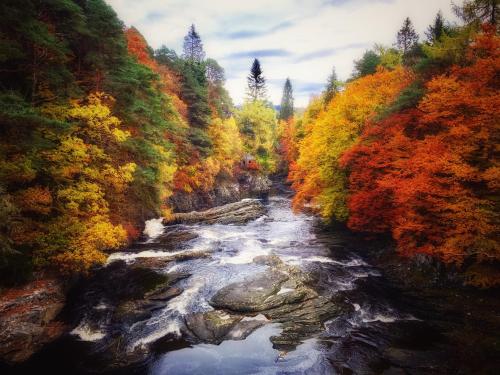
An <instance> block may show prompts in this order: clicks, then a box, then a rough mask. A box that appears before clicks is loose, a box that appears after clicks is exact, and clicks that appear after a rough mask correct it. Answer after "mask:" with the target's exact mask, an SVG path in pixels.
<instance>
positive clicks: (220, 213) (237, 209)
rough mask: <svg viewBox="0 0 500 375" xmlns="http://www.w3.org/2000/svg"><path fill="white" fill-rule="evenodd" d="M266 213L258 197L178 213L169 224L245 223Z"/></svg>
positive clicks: (167, 222) (167, 221)
mask: <svg viewBox="0 0 500 375" xmlns="http://www.w3.org/2000/svg"><path fill="white" fill-rule="evenodd" d="M265 213H266V208H265V207H264V205H263V204H262V203H261V202H260V201H259V200H258V199H243V200H242V201H239V202H235V203H229V204H226V205H224V206H219V207H214V208H211V209H209V210H206V211H193V212H187V213H176V214H174V215H173V217H172V218H171V219H169V220H166V219H165V220H164V223H165V224H166V225H168V224H196V223H200V224H238V225H241V224H245V223H246V222H248V221H250V220H255V219H257V218H259V217H261V216H262V215H264V214H265Z"/></svg>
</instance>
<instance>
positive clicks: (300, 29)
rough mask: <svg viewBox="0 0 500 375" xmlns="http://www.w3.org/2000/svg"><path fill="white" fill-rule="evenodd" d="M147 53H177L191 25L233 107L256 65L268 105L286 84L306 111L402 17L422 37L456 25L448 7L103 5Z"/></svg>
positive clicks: (123, 1)
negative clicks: (439, 21) (441, 21)
mask: <svg viewBox="0 0 500 375" xmlns="http://www.w3.org/2000/svg"><path fill="white" fill-rule="evenodd" d="M105 1H106V2H107V3H109V4H110V5H111V6H112V7H113V8H114V9H115V11H116V12H117V14H118V16H119V17H120V18H121V19H122V20H123V21H124V23H125V24H126V25H128V26H131V25H133V26H135V27H136V28H137V29H138V30H139V31H140V32H141V33H142V34H143V35H144V37H145V38H146V40H147V41H148V43H149V44H150V45H151V47H153V48H158V47H160V46H161V45H162V44H164V45H166V46H167V47H169V48H173V49H175V50H176V51H177V52H178V53H181V49H182V42H183V37H184V36H185V34H186V32H187V30H188V28H189V26H190V25H191V24H192V23H194V24H195V25H196V29H197V30H198V32H199V33H200V35H201V38H202V40H203V45H204V48H205V51H206V53H207V56H209V57H211V58H214V59H216V60H218V61H219V63H220V64H221V65H222V66H223V67H224V69H225V71H226V77H227V82H226V87H227V89H228V90H229V92H230V94H231V96H232V97H233V100H234V102H235V103H241V101H242V100H243V98H244V95H245V87H246V76H247V75H248V72H249V70H250V67H251V64H252V60H253V58H259V60H260V62H261V65H262V69H263V71H264V76H265V77H266V78H267V80H268V93H269V97H270V99H271V100H272V101H273V102H274V103H279V102H280V100H281V95H282V90H283V84H284V81H285V79H286V77H290V79H291V80H292V84H293V87H294V92H295V94H294V95H295V103H296V104H297V106H304V105H306V103H307V102H308V100H309V98H310V96H311V95H314V94H315V93H318V92H320V91H321V90H322V89H323V84H322V83H324V82H326V80H327V78H328V75H329V74H330V73H331V70H332V67H335V70H336V72H337V74H338V76H339V79H347V78H348V77H349V76H350V75H351V72H352V69H353V60H356V59H359V57H360V56H361V55H362V54H363V51H364V49H366V48H370V47H371V46H373V44H374V43H381V44H385V45H388V46H390V45H392V44H393V43H394V41H395V37H396V33H397V31H398V29H399V28H400V27H401V24H402V23H403V20H404V19H405V17H407V16H408V17H410V18H411V20H412V21H413V23H414V25H415V29H416V30H417V31H418V32H420V33H422V34H423V31H424V30H425V29H426V28H427V26H428V25H429V24H431V23H432V22H433V20H434V17H435V15H436V13H437V11H438V10H439V9H441V10H442V11H443V14H444V16H445V18H446V19H447V20H448V21H455V20H456V18H455V16H454V15H453V12H452V11H451V7H450V1H449V0H419V1H410V0H307V1H304V0H273V1H269V0H252V1H234V0H211V1H202V0H168V1H165V0H141V1H137V0H105Z"/></svg>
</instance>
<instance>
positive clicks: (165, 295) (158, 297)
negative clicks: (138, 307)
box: [148, 287, 183, 302]
mask: <svg viewBox="0 0 500 375" xmlns="http://www.w3.org/2000/svg"><path fill="white" fill-rule="evenodd" d="M182 292H183V290H182V289H181V288H176V287H172V288H170V287H169V288H167V290H165V291H160V292H155V293H153V294H151V295H149V296H148V298H149V299H150V300H154V301H165V302H166V301H168V300H171V299H172V298H174V297H177V296H178V295H180V294H182Z"/></svg>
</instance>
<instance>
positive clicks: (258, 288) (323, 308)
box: [210, 255, 349, 350]
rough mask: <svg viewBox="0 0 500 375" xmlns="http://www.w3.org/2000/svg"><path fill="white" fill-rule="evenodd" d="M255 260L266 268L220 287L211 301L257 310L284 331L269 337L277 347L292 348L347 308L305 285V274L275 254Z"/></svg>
mask: <svg viewBox="0 0 500 375" xmlns="http://www.w3.org/2000/svg"><path fill="white" fill-rule="evenodd" d="M254 262H255V263H257V264H263V265H268V266H269V271H266V272H263V273H260V274H257V275H255V276H253V277H251V278H248V279H246V280H244V281H242V282H238V283H233V284H229V285H227V286H226V287H224V288H222V289H220V290H219V291H218V292H217V293H216V294H215V295H214V296H213V298H212V300H211V301H210V304H211V305H212V306H213V307H215V308H219V309H225V310H228V311H230V312H232V313H237V314H244V313H255V312H259V313H261V314H263V315H264V316H265V317H266V318H269V319H270V320H271V321H272V322H276V323H281V324H282V328H283V331H282V332H281V334H280V335H279V336H273V337H272V338H271V341H272V342H273V346H274V347H275V348H276V349H280V350H292V349H294V348H295V347H296V346H297V345H298V344H300V343H301V342H302V341H303V340H304V339H306V338H308V337H311V336H312V335H314V334H316V333H318V332H321V331H322V329H323V323H324V322H325V321H326V320H328V319H331V318H332V317H335V316H338V315H340V314H342V313H343V312H345V311H346V310H347V309H349V307H348V305H347V304H346V303H345V302H344V301H343V300H342V299H341V298H339V299H337V300H335V301H333V300H332V299H331V298H328V297H324V296H320V295H318V294H317V293H316V292H315V291H314V290H313V289H312V288H310V287H309V286H307V284H306V283H307V282H308V281H310V280H309V278H308V276H307V275H306V274H304V273H303V272H302V271H301V270H300V269H299V268H297V267H294V266H290V265H286V264H285V263H283V262H282V261H281V259H280V258H279V257H277V256H273V255H271V256H258V257H256V258H254Z"/></svg>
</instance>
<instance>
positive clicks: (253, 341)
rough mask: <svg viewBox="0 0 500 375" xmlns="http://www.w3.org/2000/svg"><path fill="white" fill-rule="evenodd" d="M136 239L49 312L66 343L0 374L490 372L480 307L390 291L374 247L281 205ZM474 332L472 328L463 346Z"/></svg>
mask: <svg viewBox="0 0 500 375" xmlns="http://www.w3.org/2000/svg"><path fill="white" fill-rule="evenodd" d="M146 233H147V236H145V237H144V239H143V240H142V241H140V242H137V243H135V244H133V245H132V246H130V247H129V248H128V249H125V250H124V251H121V252H118V253H114V254H111V255H110V256H109V258H108V261H107V264H106V266H105V267H102V268H101V269H99V270H97V271H96V272H95V273H94V274H93V276H92V277H90V278H88V279H86V280H82V281H81V282H80V284H79V285H77V286H76V287H75V288H73V290H72V292H71V293H70V294H69V295H68V297H67V303H66V305H65V307H64V309H62V311H61V312H60V313H59V311H60V310H61V308H62V305H58V304H57V303H54V305H55V306H58V309H56V310H51V311H52V312H51V315H50V318H51V319H52V320H51V321H58V322H60V324H62V325H64V327H66V332H69V333H67V334H65V335H62V336H61V337H60V338H59V339H58V340H56V341H55V342H54V343H53V344H50V345H46V346H45V347H44V348H43V349H42V350H41V351H40V352H38V353H37V354H35V355H34V356H32V357H31V359H30V360H28V361H25V362H23V363H21V364H19V365H16V366H13V367H12V366H8V367H3V368H1V369H2V370H4V372H5V373H8V372H12V373H26V372H30V371H31V372H33V371H41V370H40V369H43V370H44V371H48V372H57V373H59V372H61V371H65V372H68V373H69V372H71V373H77V374H87V373H109V374H115V373H126V374H129V373H138V374H143V373H149V374H204V375H205V374H223V373H225V374H234V373H243V374H245V373H248V374H334V373H338V374H469V373H481V374H482V373H485V374H488V373H492V374H493V373H495V371H494V370H495V369H498V368H499V367H498V356H497V355H496V354H497V353H498V347H497V344H498V341H496V340H497V335H495V333H494V332H495V328H497V327H499V324H498V321H496V320H495V313H494V311H493V312H492V311H490V310H491V309H493V310H494V309H495V308H496V307H495V306H497V305H498V304H497V305H495V302H494V301H495V300H494V299H492V298H491V296H485V298H484V300H482V301H483V302H481V303H482V304H483V305H481V303H480V304H479V306H475V307H474V309H472V310H467V309H466V308H464V309H463V311H462V312H463V314H461V312H460V313H457V312H456V311H457V306H458V305H460V304H459V303H457V301H454V302H446V300H445V299H442V298H441V299H439V303H437V300H438V298H436V297H435V298H431V297H430V296H428V295H425V294H423V293H422V292H418V293H414V291H413V290H410V289H408V288H406V289H400V288H399V285H400V284H401V285H402V283H400V282H398V279H397V277H395V276H394V272H392V273H391V274H390V275H389V276H390V277H389V279H388V278H386V277H385V276H384V274H383V271H382V270H383V269H384V268H383V267H384V264H383V262H382V261H381V260H380V259H378V258H377V257H374V256H372V255H370V254H372V253H373V251H374V249H375V248H377V247H380V246H382V245H381V244H378V243H376V242H373V243H371V244H370V243H368V244H367V243H366V242H363V241H360V240H359V238H357V237H354V236H353V235H352V234H350V233H348V232H346V231H343V230H341V229H335V230H331V229H329V230H325V229H322V228H321V227H320V226H318V225H317V222H316V221H315V219H314V218H313V217H309V216H305V215H297V214H294V213H293V212H292V211H291V209H290V202H289V200H288V199H286V198H281V197H274V198H271V199H270V200H269V202H267V203H262V202H261V201H259V200H255V199H245V200H242V201H240V202H236V203H232V204H229V205H226V206H222V207H217V208H214V209H210V210H207V211H201V212H190V213H183V214H177V215H175V216H174V217H173V218H172V219H171V220H169V221H168V222H167V221H163V220H162V219H155V220H151V221H149V222H148V223H147V225H146ZM363 254H366V255H370V256H368V257H365V256H363ZM371 262H376V263H377V264H378V265H380V266H382V269H380V268H378V267H375V266H373V265H371V264H370V263H371ZM386 263H387V262H386ZM400 274H402V273H400ZM54 293H55V292H54ZM447 293H448V294H449V293H450V292H449V291H448V292H447ZM57 295H59V294H57V293H55V296H57ZM457 298H458V297H457ZM54 301H56V299H54ZM475 301H476V300H472V301H469V303H471V304H472V305H473V304H474V302H475ZM477 301H478V300H477ZM448 303H449V304H448ZM451 303H453V305H451ZM450 306H453V309H452V308H451V307H450ZM458 310H460V309H459V308H458ZM40 311H42V312H43V311H45V310H43V307H41V310H40ZM446 311H455V313H454V314H451V313H450V314H448V313H447V312H446ZM467 311H470V313H471V315H467ZM485 312H486V314H485ZM58 313H59V314H58ZM28 315H29V314H28ZM55 315H57V319H55V318H56V317H55ZM30 316H31V315H30ZM37 316H38V315H37ZM42 316H43V314H42ZM467 317H468V318H467ZM19 319H24V318H19ZM54 319H55V320H54ZM461 324H465V325H461ZM471 324H476V326H477V327H478V328H477V332H475V334H473V335H472V334H470V331H471ZM462 327H463V330H464V332H462V331H461V329H462ZM48 328H50V325H49V327H48ZM47 332H51V331H50V330H48V331H47ZM62 332H64V329H63V330H61V331H57V332H56V333H57V334H59V335H60V334H61V333H62ZM8 337H13V336H8ZM40 337H41V336H40ZM467 340H471V342H467ZM43 344H44V342H42V341H40V345H37V346H36V349H39V348H40V347H42V345H43ZM13 349H15V350H17V349H16V348H13ZM474 350H476V351H477V352H475V351H474ZM478 352H480V353H478ZM19 353H24V354H23V355H25V356H26V357H25V358H27V357H28V356H29V354H31V353H28V351H26V350H25V351H24V352H23V351H19ZM495 358H496V359H495ZM23 359H24V358H23Z"/></svg>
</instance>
